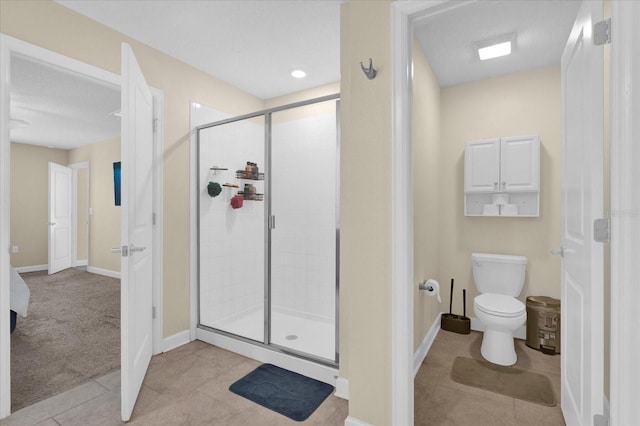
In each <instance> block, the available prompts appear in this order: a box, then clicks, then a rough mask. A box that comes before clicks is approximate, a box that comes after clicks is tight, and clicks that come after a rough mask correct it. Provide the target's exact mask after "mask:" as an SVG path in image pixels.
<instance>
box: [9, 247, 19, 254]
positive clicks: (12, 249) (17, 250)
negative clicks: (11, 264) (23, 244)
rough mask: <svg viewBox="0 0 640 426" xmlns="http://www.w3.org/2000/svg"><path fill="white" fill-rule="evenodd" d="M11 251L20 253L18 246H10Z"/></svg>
mask: <svg viewBox="0 0 640 426" xmlns="http://www.w3.org/2000/svg"><path fill="white" fill-rule="evenodd" d="M11 253H13V254H15V253H20V247H18V246H12V247H11Z"/></svg>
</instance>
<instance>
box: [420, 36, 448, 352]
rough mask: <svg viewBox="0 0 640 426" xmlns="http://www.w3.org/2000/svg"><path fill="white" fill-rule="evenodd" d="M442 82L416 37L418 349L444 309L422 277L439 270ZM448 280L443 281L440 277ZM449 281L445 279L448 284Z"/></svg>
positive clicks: (441, 185) (437, 273) (441, 212)
mask: <svg viewBox="0 0 640 426" xmlns="http://www.w3.org/2000/svg"><path fill="white" fill-rule="evenodd" d="M440 121H441V116H440V86H439V85H438V81H437V80H436V78H435V75H434V74H433V71H432V70H431V67H430V65H429V63H428V62H427V59H426V58H425V56H424V53H423V52H422V49H421V48H420V45H419V44H418V42H417V41H414V48H413V275H414V279H413V283H414V284H415V285H414V287H413V307H414V311H413V318H414V321H413V346H414V350H416V349H418V347H419V346H420V344H421V343H422V339H424V337H425V335H426V334H427V332H428V331H429V328H430V327H431V325H432V324H433V322H434V320H435V319H436V317H437V316H438V313H439V312H440V304H439V303H438V300H437V299H436V298H435V297H430V296H427V295H426V294H425V293H424V292H420V291H419V290H418V286H417V283H419V282H421V281H424V280H426V279H428V278H438V276H439V270H440V257H439V253H440V247H439V244H438V242H439V240H440V220H441V217H442V216H443V215H444V214H445V212H443V211H442V210H441V209H440V207H439V205H438V203H437V202H434V200H438V198H439V194H440V190H441V187H444V185H443V182H442V180H441V179H440V177H439V172H440V165H439V164H440V161H439V157H440V150H441V148H440V137H441V136H440ZM441 284H444V283H441ZM443 286H444V285H443Z"/></svg>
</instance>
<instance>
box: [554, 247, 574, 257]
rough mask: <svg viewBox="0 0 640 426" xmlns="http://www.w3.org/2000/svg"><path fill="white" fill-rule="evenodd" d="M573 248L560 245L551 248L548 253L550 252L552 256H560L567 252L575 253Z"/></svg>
mask: <svg viewBox="0 0 640 426" xmlns="http://www.w3.org/2000/svg"><path fill="white" fill-rule="evenodd" d="M575 252H576V251H575V250H572V249H568V248H566V247H565V246H560V248H557V249H551V250H549V253H551V254H552V255H554V256H558V255H559V256H560V257H564V255H565V254H567V253H575Z"/></svg>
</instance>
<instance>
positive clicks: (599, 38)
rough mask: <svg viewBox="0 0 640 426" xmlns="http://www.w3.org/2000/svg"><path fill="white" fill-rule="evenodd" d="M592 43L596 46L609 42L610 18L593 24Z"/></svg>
mask: <svg viewBox="0 0 640 426" xmlns="http://www.w3.org/2000/svg"><path fill="white" fill-rule="evenodd" d="M593 43H594V44H595V45H596V46H601V45H603V44H610V43H611V18H608V19H605V20H604V21H599V22H596V23H595V24H593Z"/></svg>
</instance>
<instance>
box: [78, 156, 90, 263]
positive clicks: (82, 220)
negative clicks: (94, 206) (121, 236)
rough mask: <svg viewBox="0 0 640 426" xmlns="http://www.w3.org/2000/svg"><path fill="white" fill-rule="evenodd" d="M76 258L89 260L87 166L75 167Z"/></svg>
mask: <svg viewBox="0 0 640 426" xmlns="http://www.w3.org/2000/svg"><path fill="white" fill-rule="evenodd" d="M76 188H77V190H76V194H77V195H76V217H77V218H78V219H77V220H76V259H77V260H87V261H88V260H89V257H88V256H89V168H88V167H87V168H80V169H77V185H76Z"/></svg>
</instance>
